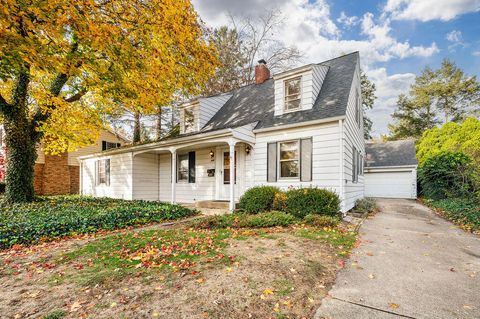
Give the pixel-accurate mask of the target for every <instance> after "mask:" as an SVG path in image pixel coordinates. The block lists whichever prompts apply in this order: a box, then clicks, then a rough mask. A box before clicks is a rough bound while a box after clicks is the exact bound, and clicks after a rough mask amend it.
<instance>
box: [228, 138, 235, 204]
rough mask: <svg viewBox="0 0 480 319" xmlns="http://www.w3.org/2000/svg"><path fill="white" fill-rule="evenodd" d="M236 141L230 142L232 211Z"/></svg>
mask: <svg viewBox="0 0 480 319" xmlns="http://www.w3.org/2000/svg"><path fill="white" fill-rule="evenodd" d="M235 144H236V142H235V141H231V142H229V143H228V145H229V146H230V151H229V154H230V211H231V212H233V211H234V210H235Z"/></svg>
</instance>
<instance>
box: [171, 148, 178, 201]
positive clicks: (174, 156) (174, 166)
mask: <svg viewBox="0 0 480 319" xmlns="http://www.w3.org/2000/svg"><path fill="white" fill-rule="evenodd" d="M170 153H172V165H171V166H172V204H175V187H176V185H177V178H176V177H177V175H176V174H177V150H176V149H170Z"/></svg>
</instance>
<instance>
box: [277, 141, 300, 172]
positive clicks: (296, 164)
mask: <svg viewBox="0 0 480 319" xmlns="http://www.w3.org/2000/svg"><path fill="white" fill-rule="evenodd" d="M278 145H279V146H278V152H279V156H278V160H279V165H278V166H279V177H280V178H281V179H294V178H295V179H296V178H298V177H299V168H300V141H299V140H296V141H287V142H280V143H278Z"/></svg>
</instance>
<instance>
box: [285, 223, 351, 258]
mask: <svg viewBox="0 0 480 319" xmlns="http://www.w3.org/2000/svg"><path fill="white" fill-rule="evenodd" d="M294 235H295V236H298V237H302V238H306V239H310V240H322V241H325V242H328V243H329V244H331V245H332V246H333V247H335V248H337V250H338V253H339V255H341V256H346V255H348V254H349V253H350V250H351V249H352V247H353V245H354V244H355V241H356V233H355V232H352V231H343V230H338V229H329V228H322V229H320V228H307V227H305V228H299V229H297V230H295V231H294Z"/></svg>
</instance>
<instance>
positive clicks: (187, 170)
mask: <svg viewBox="0 0 480 319" xmlns="http://www.w3.org/2000/svg"><path fill="white" fill-rule="evenodd" d="M181 157H185V160H186V161H187V168H186V170H185V176H186V178H184V179H183V178H182V179H180V162H181V159H180V158H181ZM188 160H189V156H188V153H185V154H178V155H177V172H176V174H177V176H176V177H177V183H188V176H189V169H190V167H189V166H190V165H189V163H188Z"/></svg>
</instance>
